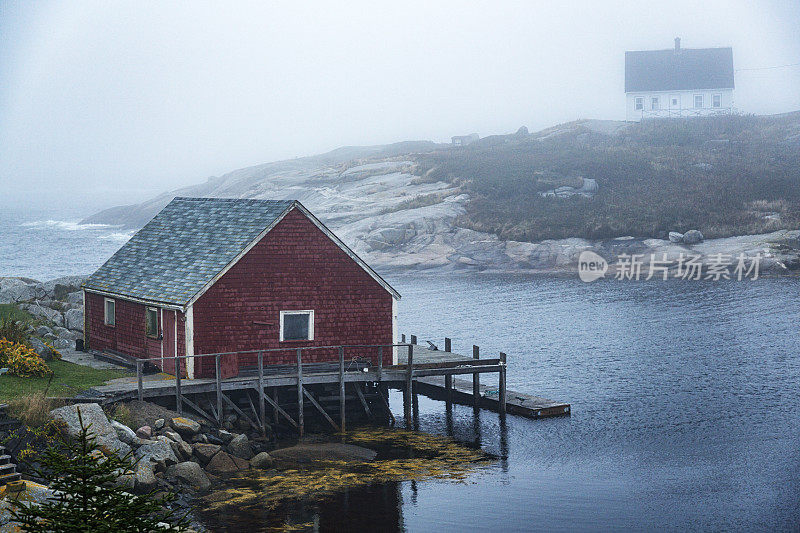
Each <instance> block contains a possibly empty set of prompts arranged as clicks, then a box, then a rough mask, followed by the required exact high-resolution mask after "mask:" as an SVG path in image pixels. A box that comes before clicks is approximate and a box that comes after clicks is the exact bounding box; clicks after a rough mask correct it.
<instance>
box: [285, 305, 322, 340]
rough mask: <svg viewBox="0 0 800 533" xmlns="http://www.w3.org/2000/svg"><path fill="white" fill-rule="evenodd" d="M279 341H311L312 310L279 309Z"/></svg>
mask: <svg viewBox="0 0 800 533" xmlns="http://www.w3.org/2000/svg"><path fill="white" fill-rule="evenodd" d="M280 333H281V335H280V340H281V341H313V340H314V311H281V331H280Z"/></svg>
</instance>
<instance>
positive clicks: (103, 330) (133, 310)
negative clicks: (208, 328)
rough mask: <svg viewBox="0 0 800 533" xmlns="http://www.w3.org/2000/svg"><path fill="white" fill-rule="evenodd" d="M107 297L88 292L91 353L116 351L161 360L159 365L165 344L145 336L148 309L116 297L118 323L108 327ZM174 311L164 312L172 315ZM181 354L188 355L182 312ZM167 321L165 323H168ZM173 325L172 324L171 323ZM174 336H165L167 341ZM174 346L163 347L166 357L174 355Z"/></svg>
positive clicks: (179, 353) (179, 331)
mask: <svg viewBox="0 0 800 533" xmlns="http://www.w3.org/2000/svg"><path fill="white" fill-rule="evenodd" d="M104 300H105V297H103V296H102V295H100V294H95V293H92V292H87V293H86V302H85V312H86V328H87V331H86V341H87V342H88V347H89V348H90V349H92V350H97V351H103V350H113V351H116V352H121V353H124V354H126V355H130V356H133V357H139V358H150V359H158V361H153V362H154V363H156V364H158V365H159V366H161V365H160V361H161V345H162V341H161V340H159V339H154V338H151V337H148V336H147V334H146V333H145V323H144V311H145V306H144V305H143V304H140V303H136V302H131V301H129V300H123V299H121V298H113V300H114V301H115V302H116V312H115V315H116V324H115V325H114V326H108V325H106V324H105V302H104ZM174 312H175V311H171V310H167V309H165V310H164V314H166V313H169V314H170V316H171V315H172V314H173V313H174ZM177 315H178V355H185V354H186V342H185V337H186V327H185V319H184V316H183V313H181V312H180V311H179V312H178V314H177ZM165 322H166V320H165ZM170 324H172V322H170ZM158 327H159V331H161V327H162V324H161V313H160V312H159V324H158ZM172 336H174V326H173V332H172V335H169V336H166V338H167V339H168V340H170V339H171V337H172ZM174 349H175V348H174V345H172V344H171V343H170V346H164V355H174Z"/></svg>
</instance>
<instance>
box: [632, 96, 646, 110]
mask: <svg viewBox="0 0 800 533" xmlns="http://www.w3.org/2000/svg"><path fill="white" fill-rule="evenodd" d="M640 104H641V105H640ZM633 110H634V111H644V96H634V97H633Z"/></svg>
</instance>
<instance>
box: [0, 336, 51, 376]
mask: <svg viewBox="0 0 800 533" xmlns="http://www.w3.org/2000/svg"><path fill="white" fill-rule="evenodd" d="M0 367H8V372H9V374H12V375H15V376H19V377H22V378H27V377H32V376H36V377H47V376H49V375H51V374H52V373H53V371H52V370H50V367H49V366H47V364H46V363H45V362H44V360H42V358H41V357H39V354H37V353H36V352H34V351H33V350H32V349H31V348H28V347H27V346H25V345H24V344H19V343H16V342H11V341H9V340H6V339H0Z"/></svg>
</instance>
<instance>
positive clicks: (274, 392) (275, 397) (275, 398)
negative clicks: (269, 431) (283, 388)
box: [265, 387, 280, 424]
mask: <svg viewBox="0 0 800 533" xmlns="http://www.w3.org/2000/svg"><path fill="white" fill-rule="evenodd" d="M265 394H266V393H265ZM272 404H273V406H275V409H274V410H273V415H274V418H275V424H277V423H278V421H279V420H280V419H279V418H278V414H279V413H278V407H277V405H278V387H272Z"/></svg>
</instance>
